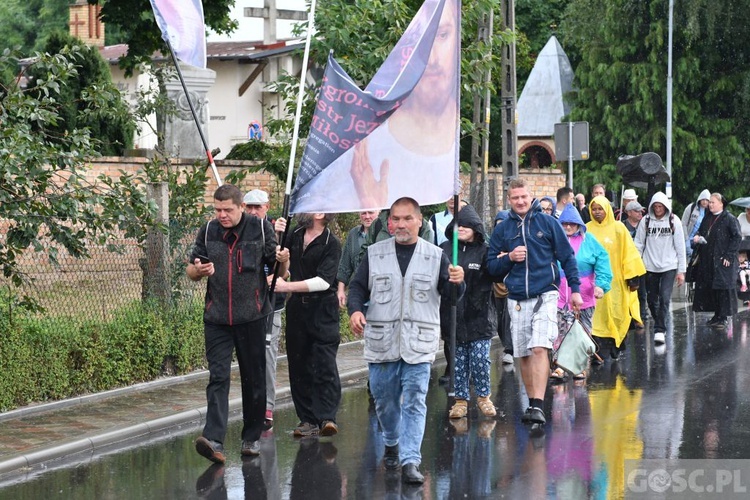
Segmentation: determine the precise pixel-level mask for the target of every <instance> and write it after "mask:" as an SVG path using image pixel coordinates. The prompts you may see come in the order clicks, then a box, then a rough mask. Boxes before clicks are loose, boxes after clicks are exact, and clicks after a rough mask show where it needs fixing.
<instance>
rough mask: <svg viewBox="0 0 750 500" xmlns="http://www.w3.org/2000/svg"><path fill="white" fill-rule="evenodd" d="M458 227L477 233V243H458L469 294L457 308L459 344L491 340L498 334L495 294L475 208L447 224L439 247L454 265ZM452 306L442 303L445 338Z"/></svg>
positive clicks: (465, 211) (441, 321)
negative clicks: (454, 236) (454, 239)
mask: <svg viewBox="0 0 750 500" xmlns="http://www.w3.org/2000/svg"><path fill="white" fill-rule="evenodd" d="M456 219H457V220H458V224H459V225H460V226H463V227H469V228H471V229H473V230H474V241H473V242H471V243H464V242H461V241H459V242H458V265H459V266H461V267H462V268H463V270H464V283H466V291H465V292H464V295H463V297H461V299H460V300H458V303H457V305H456V342H459V343H462V342H471V341H474V340H486V339H491V338H492V336H493V335H494V334H495V333H496V332H497V314H496V312H495V301H494V299H493V294H492V282H493V281H492V277H491V276H490V275H489V273H488V271H487V243H486V241H485V234H484V226H483V224H482V220H481V219H480V218H479V215H477V212H476V211H475V210H474V207H472V206H471V205H467V206H465V207H463V208H461V211H460V212H458V216H457V217H456V218H454V219H453V221H451V223H450V224H448V228H447V229H446V230H445V236H446V237H447V238H448V241H446V242H444V243H443V244H441V245H440V248H442V249H443V251H444V252H445V254H446V255H447V256H448V258H449V259H450V261H451V263H452V262H453V231H454V228H455V222H456ZM450 312H451V304H450V302H449V301H446V300H443V301H442V302H441V304H440V329H441V335H442V337H443V339H444V340H445V339H448V335H449V334H450Z"/></svg>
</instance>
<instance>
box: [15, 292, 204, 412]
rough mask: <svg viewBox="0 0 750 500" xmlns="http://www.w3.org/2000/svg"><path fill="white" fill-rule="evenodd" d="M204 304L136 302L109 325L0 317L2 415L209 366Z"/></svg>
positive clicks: (18, 315)
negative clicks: (165, 307)
mask: <svg viewBox="0 0 750 500" xmlns="http://www.w3.org/2000/svg"><path fill="white" fill-rule="evenodd" d="M204 359H205V358H204V348H203V318H202V303H200V302H196V303H194V304H191V305H189V306H183V307H177V308H175V309H173V310H171V311H168V312H166V313H165V312H164V310H163V309H159V308H157V307H153V306H150V305H148V304H141V303H134V304H131V305H130V306H128V307H125V308H123V309H121V310H119V311H117V312H115V314H114V315H113V318H112V319H111V320H110V321H106V322H104V321H80V320H76V319H75V318H45V317H38V316H35V315H33V314H31V313H28V314H24V313H23V312H19V311H18V310H16V311H14V314H13V321H12V322H11V321H10V319H9V317H8V316H7V315H0V373H2V377H0V411H7V410H9V409H13V408H16V407H19V406H23V405H26V404H29V403H31V402H41V401H48V400H54V399H62V398H68V397H72V396H76V395H80V394H85V393H90V392H100V391H105V390H108V389H113V388H116V387H121V386H127V385H131V384H135V383H138V382H143V381H147V380H153V379H154V378H156V377H158V376H160V375H163V374H167V375H171V374H183V373H186V372H189V371H192V370H195V369H198V368H203V367H204V364H205V362H204Z"/></svg>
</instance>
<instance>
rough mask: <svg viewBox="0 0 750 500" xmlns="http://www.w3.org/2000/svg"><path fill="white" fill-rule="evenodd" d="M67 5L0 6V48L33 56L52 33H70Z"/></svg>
mask: <svg viewBox="0 0 750 500" xmlns="http://www.w3.org/2000/svg"><path fill="white" fill-rule="evenodd" d="M68 4H69V2H61V1H59V0H4V1H3V2H0V40H2V42H0V47H2V48H8V49H15V48H17V49H18V51H19V53H20V54H21V55H23V56H27V57H28V56H31V55H33V53H34V51H35V50H40V49H41V48H42V43H43V41H44V39H46V38H47V36H49V35H50V34H51V33H52V32H55V31H67V29H68Z"/></svg>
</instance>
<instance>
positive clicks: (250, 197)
mask: <svg viewBox="0 0 750 500" xmlns="http://www.w3.org/2000/svg"><path fill="white" fill-rule="evenodd" d="M242 202H243V203H244V204H245V205H265V204H266V203H268V193H266V192H265V191H263V190H261V189H253V190H252V191H250V192H249V193H247V194H246V195H245V197H244V198H242Z"/></svg>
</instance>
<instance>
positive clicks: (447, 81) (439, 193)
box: [291, 0, 460, 212]
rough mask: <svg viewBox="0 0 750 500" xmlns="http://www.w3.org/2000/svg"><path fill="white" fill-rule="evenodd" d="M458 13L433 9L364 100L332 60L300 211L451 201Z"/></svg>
mask: <svg viewBox="0 0 750 500" xmlns="http://www.w3.org/2000/svg"><path fill="white" fill-rule="evenodd" d="M438 9H442V10H438ZM459 9H460V4H459V2H457V1H456V0H426V1H425V2H424V4H423V6H422V8H421V9H420V11H419V12H418V13H417V16H416V17H415V18H414V20H413V21H412V23H411V24H410V25H409V28H408V29H407V31H406V33H405V34H404V36H403V37H402V38H401V40H400V41H399V43H398V44H397V46H396V47H395V48H394V50H393V52H391V54H390V55H389V57H388V59H387V60H386V61H385V63H384V64H383V66H382V67H381V68H380V69H379V70H378V73H377V74H376V75H375V77H374V78H373V81H372V82H371V83H370V84H369V85H368V86H367V88H366V89H365V91H362V90H360V89H359V88H357V87H355V86H353V85H352V84H351V79H350V78H348V77H347V78H344V77H345V76H347V75H346V74H345V73H344V74H343V75H342V73H343V69H341V68H340V67H339V66H338V65H337V64H336V63H335V60H332V59H329V68H327V69H326V75H325V77H324V84H323V87H322V88H321V92H320V94H319V97H318V102H317V105H316V112H315V115H314V116H313V122H312V126H311V130H310V137H309V138H308V143H307V146H306V148H305V153H304V155H303V157H302V162H301V166H300V173H299V175H298V177H297V183H296V185H295V192H294V193H293V194H292V200H291V204H292V208H293V210H292V211H293V212H305V211H322V212H349V211H362V210H376V209H384V208H386V207H388V206H389V205H390V204H391V203H393V202H394V201H395V200H396V199H398V198H401V197H412V196H414V188H415V186H418V187H419V190H420V197H419V201H420V202H422V203H423V204H433V203H440V202H443V201H444V200H446V199H447V198H448V197H449V196H451V195H452V194H453V193H454V191H455V189H454V188H455V179H456V175H457V172H456V169H457V165H458V149H457V138H458V130H459V114H458V94H459V84H458V71H459V55H458V51H459V33H460V26H459V21H460V12H459ZM332 68H333V69H332ZM348 103H351V104H348Z"/></svg>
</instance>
